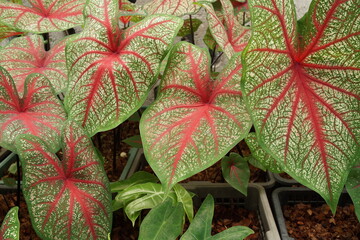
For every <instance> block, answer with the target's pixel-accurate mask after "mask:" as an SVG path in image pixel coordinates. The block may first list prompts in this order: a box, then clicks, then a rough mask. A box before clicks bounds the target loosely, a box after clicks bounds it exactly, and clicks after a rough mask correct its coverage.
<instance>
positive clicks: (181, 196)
mask: <svg viewBox="0 0 360 240" xmlns="http://www.w3.org/2000/svg"><path fill="white" fill-rule="evenodd" d="M173 189H174V191H175V194H176V197H177V202H180V203H182V206H183V208H184V211H185V213H186V216H187V218H188V219H189V222H190V223H191V222H192V220H193V218H194V206H193V201H192V196H191V194H190V193H189V192H188V191H187V190H186V189H185V188H184V187H183V186H181V185H180V184H175V185H174V188H173Z"/></svg>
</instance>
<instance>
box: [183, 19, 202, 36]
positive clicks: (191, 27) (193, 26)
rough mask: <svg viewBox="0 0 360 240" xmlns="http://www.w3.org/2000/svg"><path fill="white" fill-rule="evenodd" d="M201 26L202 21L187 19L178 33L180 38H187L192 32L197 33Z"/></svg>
mask: <svg viewBox="0 0 360 240" xmlns="http://www.w3.org/2000/svg"><path fill="white" fill-rule="evenodd" d="M201 24H202V21H201V20H200V19H197V18H192V19H191V20H190V19H189V18H188V19H185V20H184V24H183V26H182V27H181V28H180V30H179V32H178V36H180V37H185V36H186V35H189V34H191V31H193V32H196V31H197V30H198V29H199V27H200V25H201Z"/></svg>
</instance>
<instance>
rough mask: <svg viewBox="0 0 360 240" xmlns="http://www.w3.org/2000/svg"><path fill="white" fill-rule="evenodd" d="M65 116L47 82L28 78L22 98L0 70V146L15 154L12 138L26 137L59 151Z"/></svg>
mask: <svg viewBox="0 0 360 240" xmlns="http://www.w3.org/2000/svg"><path fill="white" fill-rule="evenodd" d="M65 117H66V116H65V112H64V109H63V107H62V104H61V102H60V100H59V99H58V98H57V97H56V95H55V94H54V92H53V89H52V87H51V85H50V83H49V81H48V80H47V79H46V77H44V76H43V75H40V74H31V75H30V76H28V77H27V79H26V81H25V89H24V94H23V98H20V97H19V96H18V93H17V91H16V88H15V84H14V82H13V80H12V78H11V77H10V75H9V73H8V72H6V70H5V69H3V68H2V67H0V145H1V146H3V147H4V148H6V149H9V150H11V151H13V152H16V148H15V145H14V143H15V138H16V137H17V136H18V135H20V134H25V133H29V134H32V135H35V136H38V137H40V138H41V139H43V140H44V141H45V142H46V143H47V144H48V145H49V147H50V148H51V149H52V150H53V151H57V150H58V149H59V148H60V132H61V128H62V126H63V121H64V120H65Z"/></svg>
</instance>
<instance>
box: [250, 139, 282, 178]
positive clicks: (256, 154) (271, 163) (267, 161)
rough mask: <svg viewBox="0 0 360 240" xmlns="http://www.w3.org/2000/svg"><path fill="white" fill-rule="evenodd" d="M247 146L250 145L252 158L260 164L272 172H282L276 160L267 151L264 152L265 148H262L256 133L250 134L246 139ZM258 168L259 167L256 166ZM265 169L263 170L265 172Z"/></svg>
mask: <svg viewBox="0 0 360 240" xmlns="http://www.w3.org/2000/svg"><path fill="white" fill-rule="evenodd" d="M245 141H246V144H247V145H248V147H249V149H250V152H251V156H252V157H253V158H254V159H256V161H258V162H260V164H261V165H262V166H263V167H264V168H265V169H266V170H270V171H271V172H276V173H278V172H282V170H281V168H280V167H279V165H278V164H277V163H276V159H275V158H273V157H272V156H271V155H270V154H269V153H268V152H267V151H265V150H264V147H261V146H260V144H259V142H258V140H257V137H256V133H254V132H250V133H249V134H248V135H247V136H246V138H245ZM255 167H257V166H255ZM265 169H263V170H265Z"/></svg>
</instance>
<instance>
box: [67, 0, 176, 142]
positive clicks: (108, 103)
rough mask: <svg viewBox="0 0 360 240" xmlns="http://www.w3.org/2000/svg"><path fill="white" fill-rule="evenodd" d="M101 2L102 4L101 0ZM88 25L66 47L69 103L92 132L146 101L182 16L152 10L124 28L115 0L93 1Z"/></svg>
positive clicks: (113, 123) (73, 114) (112, 124)
mask: <svg viewBox="0 0 360 240" xmlns="http://www.w3.org/2000/svg"><path fill="white" fill-rule="evenodd" d="M100 3H101V4H100ZM85 14H86V23H85V28H84V31H83V32H81V33H80V36H79V38H78V39H77V40H75V41H74V42H72V43H70V44H69V46H68V48H67V50H66V52H67V60H68V65H69V67H70V77H69V78H70V84H69V89H68V94H67V96H66V98H65V106H66V108H67V110H68V112H69V113H70V116H69V118H72V119H74V120H76V121H78V122H80V123H81V124H82V126H84V127H85V129H86V130H87V131H88V133H89V135H90V136H93V135H94V134H95V133H96V132H99V131H105V130H108V129H111V128H114V127H115V126H117V125H118V124H120V123H121V122H123V121H124V120H126V119H127V118H128V117H129V116H131V115H132V114H133V113H134V112H135V111H136V110H137V109H138V108H139V107H140V106H141V105H142V104H143V102H144V101H145V99H146V97H147V93H148V92H149V91H150V88H151V86H152V85H153V83H154V81H155V80H156V77H157V74H158V69H159V64H160V63H161V60H162V58H163V55H164V54H165V53H166V51H167V49H168V47H169V44H170V43H171V42H172V41H173V38H174V37H175V36H176V33H177V31H178V30H179V28H180V27H181V24H182V20H181V19H179V18H177V17H173V16H165V15H153V16H150V17H147V18H146V19H144V20H143V21H141V22H139V23H137V24H135V25H133V26H131V27H130V28H128V29H127V30H126V31H122V30H121V29H120V28H119V26H118V5H117V0H105V1H101V2H98V1H90V2H89V4H88V5H87V8H86V12H85Z"/></svg>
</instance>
